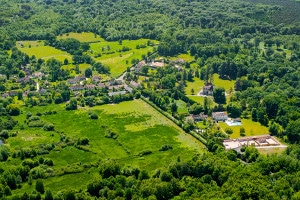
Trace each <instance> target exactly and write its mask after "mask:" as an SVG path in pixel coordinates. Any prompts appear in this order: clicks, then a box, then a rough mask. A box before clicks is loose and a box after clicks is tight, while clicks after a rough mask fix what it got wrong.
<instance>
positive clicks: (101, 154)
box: [7, 100, 204, 192]
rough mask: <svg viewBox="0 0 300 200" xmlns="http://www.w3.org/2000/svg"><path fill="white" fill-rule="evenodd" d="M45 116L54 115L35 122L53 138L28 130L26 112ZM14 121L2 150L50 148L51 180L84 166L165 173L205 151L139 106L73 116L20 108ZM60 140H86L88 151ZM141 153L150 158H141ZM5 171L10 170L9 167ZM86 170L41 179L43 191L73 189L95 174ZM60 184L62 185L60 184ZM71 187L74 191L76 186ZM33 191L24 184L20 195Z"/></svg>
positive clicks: (61, 107) (52, 107) (84, 110)
mask: <svg viewBox="0 0 300 200" xmlns="http://www.w3.org/2000/svg"><path fill="white" fill-rule="evenodd" d="M45 111H56V112H57V113H56V114H52V115H42V116H40V120H41V121H43V122H45V123H51V124H53V125H54V127H55V130H56V131H55V132H54V131H50V132H47V131H44V130H43V128H31V127H28V126H27V124H26V123H25V120H26V114H27V113H28V112H31V113H32V114H33V115H36V114H37V113H38V112H40V113H44V112H45ZM90 112H92V113H97V114H98V116H99V119H97V120H92V119H90V118H89V113H90ZM14 118H15V119H16V120H18V121H19V124H18V126H17V127H16V128H15V130H16V131H18V135H17V136H16V137H10V138H9V139H8V140H7V145H8V146H9V147H10V148H11V149H12V150H17V149H20V148H35V147H38V146H39V145H41V144H54V145H55V148H54V149H53V150H52V151H50V153H49V154H46V155H43V157H44V158H50V159H52V160H53V162H54V166H53V167H52V169H53V171H54V172H55V173H56V174H59V173H60V172H61V171H64V170H66V168H68V167H73V168H74V167H75V168H79V169H80V168H82V167H83V166H84V165H86V166H91V165H93V164H94V163H96V162H98V161H101V160H105V159H115V160H117V161H118V162H119V163H120V164H121V165H123V166H129V165H131V166H134V167H139V168H140V169H147V170H148V171H150V172H153V170H154V169H156V168H159V167H160V168H163V167H167V166H168V165H169V164H170V163H171V162H174V161H176V159H177V158H178V157H180V158H181V160H188V159H190V158H191V157H192V156H193V155H194V154H195V153H201V152H203V151H204V149H203V145H202V144H201V143H200V142H199V141H198V140H196V139H195V138H193V137H192V136H191V135H189V134H186V133H185V132H183V131H182V130H181V129H180V128H179V127H177V126H176V125H175V124H174V123H173V122H172V121H170V120H169V119H167V118H165V117H164V116H163V115H161V114H160V113H159V112H157V111H156V110H155V109H153V108H152V107H151V106H149V105H148V104H147V103H145V102H144V101H142V100H134V101H128V102H123V103H120V104H110V105H103V106H96V107H92V108H89V107H84V108H79V109H78V110H75V111H66V110H65V109H64V105H63V104H59V105H55V104H52V105H48V106H45V107H33V108H28V107H23V109H22V114H21V115H19V116H17V117H14ZM21 127H23V128H21ZM109 132H110V133H111V132H113V133H114V134H116V135H117V137H116V138H114V139H113V138H109V137H105V136H106V135H107V134H108V133H109ZM61 134H63V135H65V137H67V138H68V140H69V141H77V140H78V139H79V138H83V137H87V138H88V139H89V145H87V146H85V150H81V149H78V148H76V147H75V146H72V145H71V146H59V141H60V137H61ZM165 144H168V145H171V146H172V147H173V149H170V150H168V151H159V149H160V148H161V147H162V146H163V145H165ZM146 150H147V151H151V152H152V153H151V154H150V155H141V153H142V152H143V151H146ZM39 157H40V156H38V157H37V158H34V159H38V158H39ZM13 160H15V159H13ZM17 160H18V159H17ZM18 162H19V161H18ZM13 163H14V161H12V162H11V164H13ZM8 165H10V164H9V163H8ZM86 170H88V171H91V174H89V173H87V172H86ZM86 170H83V171H82V172H79V174H77V175H76V174H70V175H62V176H58V177H57V176H55V177H51V178H47V179H44V184H45V187H46V188H47V187H51V188H53V185H55V187H54V188H58V189H60V190H61V189H66V188H68V187H73V185H74V184H76V182H78V179H77V178H78V176H80V177H81V178H80V179H82V180H81V181H83V182H84V183H86V182H88V181H89V180H90V179H91V177H92V176H93V175H96V174H97V169H95V168H94V167H90V168H87V169H86ZM64 178H65V179H66V180H67V181H60V180H61V179H64ZM65 179H64V180H65ZM76 185H77V186H76V187H79V186H78V184H76ZM74 186H75V185H74ZM32 187H33V186H29V185H27V184H25V185H24V187H22V188H21V189H20V191H21V192H24V191H28V192H29V191H32Z"/></svg>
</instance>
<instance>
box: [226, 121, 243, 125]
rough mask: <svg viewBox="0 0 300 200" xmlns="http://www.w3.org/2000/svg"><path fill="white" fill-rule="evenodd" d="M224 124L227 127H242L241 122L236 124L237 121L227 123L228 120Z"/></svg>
mask: <svg viewBox="0 0 300 200" xmlns="http://www.w3.org/2000/svg"><path fill="white" fill-rule="evenodd" d="M225 123H226V124H227V125H228V126H241V125H242V122H238V121H231V120H230V121H229V120H226V121H225Z"/></svg>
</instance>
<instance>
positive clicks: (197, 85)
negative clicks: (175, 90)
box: [185, 77, 204, 95]
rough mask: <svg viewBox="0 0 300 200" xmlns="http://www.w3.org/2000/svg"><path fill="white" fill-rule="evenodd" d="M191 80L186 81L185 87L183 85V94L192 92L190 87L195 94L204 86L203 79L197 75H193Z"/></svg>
mask: <svg viewBox="0 0 300 200" xmlns="http://www.w3.org/2000/svg"><path fill="white" fill-rule="evenodd" d="M193 80H194V81H192V82H189V81H186V87H185V94H186V95H191V94H192V92H191V90H192V89H194V94H197V93H199V92H200V90H201V89H202V87H203V86H204V81H203V80H200V79H199V78H197V77H194V79H193Z"/></svg>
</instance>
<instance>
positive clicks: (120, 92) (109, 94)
mask: <svg viewBox="0 0 300 200" xmlns="http://www.w3.org/2000/svg"><path fill="white" fill-rule="evenodd" d="M124 94H126V91H118V92H109V93H108V96H109V97H112V96H115V95H124Z"/></svg>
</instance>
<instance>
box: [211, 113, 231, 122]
mask: <svg viewBox="0 0 300 200" xmlns="http://www.w3.org/2000/svg"><path fill="white" fill-rule="evenodd" d="M212 118H213V120H216V121H225V120H227V119H228V115H227V114H226V113H225V112H213V113H212Z"/></svg>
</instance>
